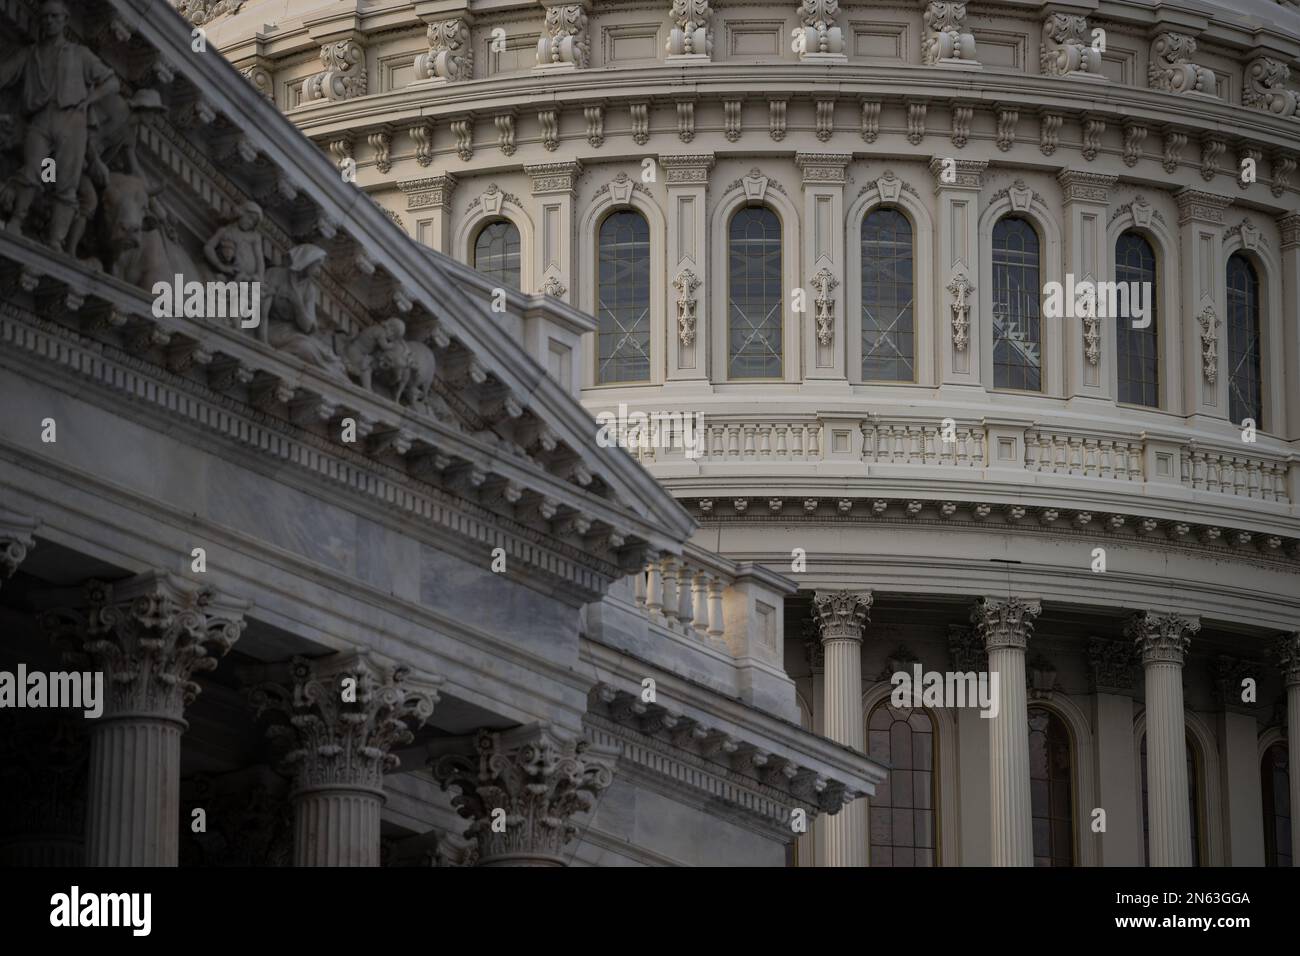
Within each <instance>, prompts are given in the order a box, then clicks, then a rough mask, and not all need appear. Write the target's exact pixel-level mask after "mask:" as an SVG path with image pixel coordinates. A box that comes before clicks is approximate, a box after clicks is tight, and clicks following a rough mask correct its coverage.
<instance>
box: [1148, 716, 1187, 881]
mask: <svg viewBox="0 0 1300 956" xmlns="http://www.w3.org/2000/svg"><path fill="white" fill-rule="evenodd" d="M1141 762H1142V840H1143V844H1144V845H1145V846H1146V852H1147V866H1150V865H1151V814H1150V812H1149V811H1148V810H1147V735H1146V734H1143V735H1142V761H1141ZM1199 773H1200V771H1199V768H1198V765H1197V761H1196V747H1195V746H1194V745H1193V744H1192V739H1191V738H1190V737H1188V738H1187V807H1188V810H1189V811H1190V813H1189V819H1190V820H1191V829H1192V832H1191V834H1190V836H1191V840H1192V866H1200V865H1201V823H1200V820H1201V801H1200V787H1199V786H1198V785H1197V781H1198V780H1199V779H1200V776H1199Z"/></svg>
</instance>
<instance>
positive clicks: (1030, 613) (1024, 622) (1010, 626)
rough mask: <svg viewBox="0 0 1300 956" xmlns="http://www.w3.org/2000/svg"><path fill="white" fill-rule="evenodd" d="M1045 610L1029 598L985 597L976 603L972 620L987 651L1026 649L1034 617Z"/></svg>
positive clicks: (972, 612)
mask: <svg viewBox="0 0 1300 956" xmlns="http://www.w3.org/2000/svg"><path fill="white" fill-rule="evenodd" d="M1042 610H1043V606H1042V605H1041V604H1039V603H1038V602H1037V601H1034V600H1031V599H1028V598H1021V597H1007V598H989V597H984V598H980V599H979V600H978V601H976V602H975V607H974V608H973V609H972V610H971V616H970V620H971V623H972V624H974V625H975V630H976V633H977V634H978V635H979V637H980V638H981V640H983V641H984V646H985V647H986V648H988V650H990V651H994V650H999V649H1001V648H1008V647H1010V648H1019V649H1020V650H1024V649H1025V647H1026V646H1027V645H1028V644H1029V635H1030V634H1031V633H1033V630H1034V619H1035V618H1037V617H1038V615H1039V614H1040V613H1042Z"/></svg>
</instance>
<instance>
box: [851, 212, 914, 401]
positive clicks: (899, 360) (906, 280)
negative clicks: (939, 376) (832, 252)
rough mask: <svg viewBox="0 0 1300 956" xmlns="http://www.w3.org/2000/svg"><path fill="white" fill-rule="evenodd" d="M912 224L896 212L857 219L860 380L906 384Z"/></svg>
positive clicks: (910, 323)
mask: <svg viewBox="0 0 1300 956" xmlns="http://www.w3.org/2000/svg"><path fill="white" fill-rule="evenodd" d="M912 288H913V279H912V224H911V223H910V222H908V221H907V217H906V216H904V215H903V214H902V213H901V212H899V211H898V210H897V209H874V210H872V211H871V212H870V213H869V214H868V215H867V216H866V218H864V219H863V220H862V377H863V379H865V380H867V381H888V382H911V381H913V380H914V379H915V378H916V373H915V370H914V368H913V354H914V340H913V335H914V326H913V313H912V308H913V306H912V298H913V293H912Z"/></svg>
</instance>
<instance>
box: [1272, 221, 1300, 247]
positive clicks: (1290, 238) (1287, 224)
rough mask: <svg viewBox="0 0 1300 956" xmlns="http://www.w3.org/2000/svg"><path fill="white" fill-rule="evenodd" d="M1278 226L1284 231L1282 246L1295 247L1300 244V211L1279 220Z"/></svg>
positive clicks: (1281, 231) (1280, 230)
mask: <svg viewBox="0 0 1300 956" xmlns="http://www.w3.org/2000/svg"><path fill="white" fill-rule="evenodd" d="M1277 228H1278V231H1279V232H1280V233H1282V248H1283V249H1294V248H1296V247H1297V246H1300V213H1292V214H1291V215H1289V216H1283V217H1282V218H1280V219H1279V220H1278V221H1277Z"/></svg>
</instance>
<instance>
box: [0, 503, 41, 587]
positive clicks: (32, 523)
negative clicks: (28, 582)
mask: <svg viewBox="0 0 1300 956" xmlns="http://www.w3.org/2000/svg"><path fill="white" fill-rule="evenodd" d="M39 525H40V522H39V521H37V520H36V519H34V518H24V517H22V516H21V515H16V514H13V513H12V512H9V511H0V583H3V581H4V579H6V578H11V577H13V576H14V572H15V571H17V570H18V565H20V564H22V563H23V561H25V560H26V559H27V552H28V551H30V550H31V549H32V548H34V547H35V546H36V539H35V537H34V533H35V531H36V528H37V527H38V526H39Z"/></svg>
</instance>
